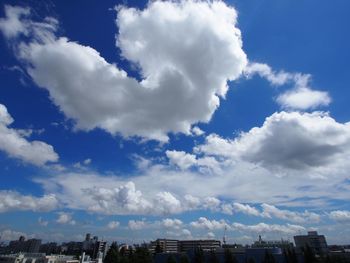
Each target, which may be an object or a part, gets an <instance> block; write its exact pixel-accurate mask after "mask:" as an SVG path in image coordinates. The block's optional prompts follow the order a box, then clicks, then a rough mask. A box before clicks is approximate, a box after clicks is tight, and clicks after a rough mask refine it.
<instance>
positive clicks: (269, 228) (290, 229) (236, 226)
mask: <svg viewBox="0 0 350 263" xmlns="http://www.w3.org/2000/svg"><path fill="white" fill-rule="evenodd" d="M232 229H233V230H237V231H242V232H246V231H249V232H253V233H280V234H297V233H298V232H300V231H305V228H304V227H303V226H300V225H291V224H286V225H278V224H271V225H269V224H265V223H259V224H256V225H244V224H241V223H233V224H232Z"/></svg>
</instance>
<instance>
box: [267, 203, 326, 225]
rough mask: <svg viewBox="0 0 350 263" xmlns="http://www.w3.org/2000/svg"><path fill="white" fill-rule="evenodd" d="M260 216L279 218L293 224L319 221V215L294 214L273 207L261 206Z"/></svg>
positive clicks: (308, 213)
mask: <svg viewBox="0 0 350 263" xmlns="http://www.w3.org/2000/svg"><path fill="white" fill-rule="evenodd" d="M261 207H262V208H263V212H262V216H263V217H268V218H279V219H283V220H287V221H291V222H295V223H318V222H319V221H320V219H321V216H320V215H319V214H316V213H313V212H309V211H305V212H294V211H289V210H282V209H279V208H277V207H276V206H273V205H268V204H262V205H261Z"/></svg>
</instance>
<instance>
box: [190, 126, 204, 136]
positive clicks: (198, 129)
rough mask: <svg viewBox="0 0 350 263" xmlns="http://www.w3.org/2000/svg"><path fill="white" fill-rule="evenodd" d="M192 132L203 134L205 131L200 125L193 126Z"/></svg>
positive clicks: (197, 134) (198, 134)
mask: <svg viewBox="0 0 350 263" xmlns="http://www.w3.org/2000/svg"><path fill="white" fill-rule="evenodd" d="M192 133H193V135H196V136H201V135H203V134H204V133H205V132H204V131H202V130H201V129H200V128H199V127H197V126H194V127H193V128H192Z"/></svg>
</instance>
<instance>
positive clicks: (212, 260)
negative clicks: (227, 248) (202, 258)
mask: <svg viewBox="0 0 350 263" xmlns="http://www.w3.org/2000/svg"><path fill="white" fill-rule="evenodd" d="M219 262H220V261H219V259H218V257H217V256H216V253H215V251H214V250H211V251H210V255H209V263H219Z"/></svg>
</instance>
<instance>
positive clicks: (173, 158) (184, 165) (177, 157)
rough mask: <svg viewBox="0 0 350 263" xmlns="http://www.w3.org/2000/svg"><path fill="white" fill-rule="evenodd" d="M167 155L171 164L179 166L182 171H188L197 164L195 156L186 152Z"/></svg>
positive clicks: (171, 152) (173, 152)
mask: <svg viewBox="0 0 350 263" xmlns="http://www.w3.org/2000/svg"><path fill="white" fill-rule="evenodd" d="M165 154H166V156H167V157H168V158H169V161H170V163H171V164H173V165H176V166H178V167H179V168H180V169H182V170H185V169H188V168H190V167H191V166H193V165H195V164H196V163H197V160H196V156H195V155H193V154H188V153H185V152H184V151H166V152H165Z"/></svg>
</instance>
